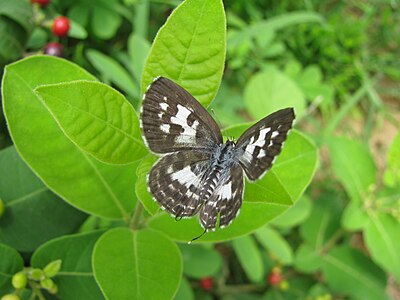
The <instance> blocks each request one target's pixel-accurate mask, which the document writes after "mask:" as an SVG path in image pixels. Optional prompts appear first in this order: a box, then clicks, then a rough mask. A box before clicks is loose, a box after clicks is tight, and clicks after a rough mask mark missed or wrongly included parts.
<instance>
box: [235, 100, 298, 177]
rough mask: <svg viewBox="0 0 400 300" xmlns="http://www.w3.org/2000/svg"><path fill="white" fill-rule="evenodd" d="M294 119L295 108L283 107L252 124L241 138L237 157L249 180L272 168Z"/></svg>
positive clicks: (237, 144)
mask: <svg viewBox="0 0 400 300" xmlns="http://www.w3.org/2000/svg"><path fill="white" fill-rule="evenodd" d="M294 119H295V115H294V110H293V108H285V109H281V110H279V111H277V112H274V113H272V114H270V115H269V116H267V117H265V118H264V119H262V120H261V121H259V122H257V123H256V124H254V125H253V126H251V127H250V128H249V129H248V130H246V131H245V132H244V133H243V134H242V136H241V137H240V138H239V140H238V141H237V143H236V147H237V150H236V151H237V157H238V159H239V161H240V164H241V165H242V167H243V169H244V171H245V173H246V175H247V178H248V179H249V180H251V181H254V180H256V179H258V178H260V177H261V176H262V175H264V174H265V172H266V171H267V170H268V169H269V168H271V166H272V164H273V161H274V159H275V158H276V157H277V156H278V154H279V153H280V152H281V150H282V145H283V143H284V141H285V140H286V137H287V134H288V131H289V130H290V129H291V128H292V125H293V121H294Z"/></svg>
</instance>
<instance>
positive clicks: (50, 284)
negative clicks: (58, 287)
mask: <svg viewBox="0 0 400 300" xmlns="http://www.w3.org/2000/svg"><path fill="white" fill-rule="evenodd" d="M40 285H41V286H42V287H43V288H44V289H46V290H50V289H51V288H52V287H53V286H54V285H55V283H54V281H53V280H52V279H50V278H44V279H42V280H40Z"/></svg>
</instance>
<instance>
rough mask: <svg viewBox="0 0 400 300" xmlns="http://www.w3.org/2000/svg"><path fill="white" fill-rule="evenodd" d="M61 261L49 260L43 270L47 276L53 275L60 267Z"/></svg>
mask: <svg viewBox="0 0 400 300" xmlns="http://www.w3.org/2000/svg"><path fill="white" fill-rule="evenodd" d="M61 264H62V261H61V259H57V260H55V261H52V262H50V263H49V264H48V265H47V266H45V267H44V269H43V272H44V274H45V275H46V276H47V277H54V276H55V275H57V273H58V272H59V271H60V269H61Z"/></svg>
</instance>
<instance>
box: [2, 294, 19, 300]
mask: <svg viewBox="0 0 400 300" xmlns="http://www.w3.org/2000/svg"><path fill="white" fill-rule="evenodd" d="M1 300H21V298H20V297H18V296H17V295H15V294H8V295H4V296H3V297H1Z"/></svg>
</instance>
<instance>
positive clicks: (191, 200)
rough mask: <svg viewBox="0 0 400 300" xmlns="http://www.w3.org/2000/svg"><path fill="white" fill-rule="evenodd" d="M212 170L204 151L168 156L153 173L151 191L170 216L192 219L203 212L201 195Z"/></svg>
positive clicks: (162, 159) (151, 172)
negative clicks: (206, 177) (199, 212)
mask: <svg viewBox="0 0 400 300" xmlns="http://www.w3.org/2000/svg"><path fill="white" fill-rule="evenodd" d="M209 166H210V162H209V155H208V154H207V153H205V152H203V151H196V150H194V151H178V152H174V153H170V154H167V155H165V156H164V157H162V158H161V159H160V160H159V161H158V162H157V163H156V164H155V165H154V166H153V168H152V169H151V171H150V173H149V176H148V179H147V181H148V187H149V189H150V192H151V194H152V195H153V196H154V198H155V200H156V201H157V202H158V203H159V204H160V205H161V207H162V208H163V209H165V210H166V211H167V212H169V213H170V214H172V215H173V216H175V217H191V216H193V215H195V214H196V213H197V212H198V211H199V209H200V206H201V202H200V191H201V188H202V186H203V181H204V179H205V176H206V172H207V171H208V168H209Z"/></svg>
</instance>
